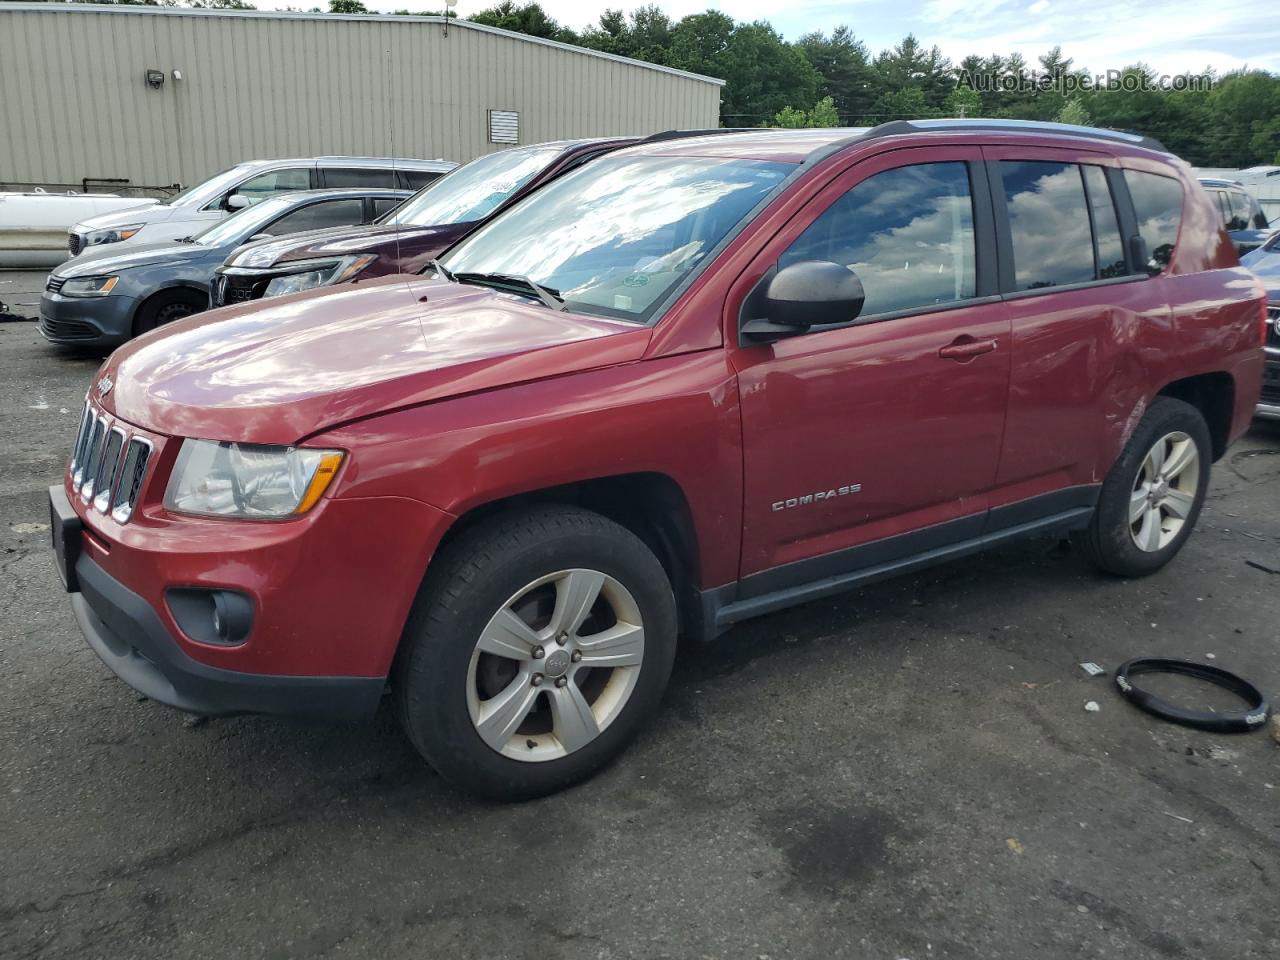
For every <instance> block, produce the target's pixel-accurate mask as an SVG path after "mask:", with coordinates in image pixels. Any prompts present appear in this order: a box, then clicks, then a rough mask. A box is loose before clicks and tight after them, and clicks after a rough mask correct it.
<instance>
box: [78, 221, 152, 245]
mask: <svg viewBox="0 0 1280 960" xmlns="http://www.w3.org/2000/svg"><path fill="white" fill-rule="evenodd" d="M145 226H146V224H145V223H131V224H129V225H128V226H127V227H111V228H109V229H107V230H94V231H92V232H91V233H87V234H85V237H84V245H85V246H86V247H96V246H97V245H98V244H100V243H119V242H120V241H122V240H128V239H129V238H130V237H132V236H133V235H134V234H135V233H137V232H138V231H139V230H141V229H142V228H143V227H145Z"/></svg>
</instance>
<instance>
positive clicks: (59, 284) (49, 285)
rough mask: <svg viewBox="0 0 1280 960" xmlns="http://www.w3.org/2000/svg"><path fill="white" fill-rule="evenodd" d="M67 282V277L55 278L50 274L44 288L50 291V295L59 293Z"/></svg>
mask: <svg viewBox="0 0 1280 960" xmlns="http://www.w3.org/2000/svg"><path fill="white" fill-rule="evenodd" d="M66 282H67V278H66V277H55V276H54V275H53V274H52V273H51V274H49V279H48V280H46V281H45V284H44V288H45V289H46V290H48V291H49V292H50V293H57V292H58V291H59V290H61V289H62V288H63V286H65V285H66Z"/></svg>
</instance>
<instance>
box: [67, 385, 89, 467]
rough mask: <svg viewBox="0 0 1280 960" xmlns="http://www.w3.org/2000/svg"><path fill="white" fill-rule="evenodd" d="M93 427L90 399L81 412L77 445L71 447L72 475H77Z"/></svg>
mask: <svg viewBox="0 0 1280 960" xmlns="http://www.w3.org/2000/svg"><path fill="white" fill-rule="evenodd" d="M92 428H93V411H92V410H91V409H89V403H88V401H85V405H84V411H83V412H82V413H81V414H80V429H79V430H77V431H76V442H75V446H73V447H72V448H71V466H70V468H69V469H70V470H71V475H72V476H73V477H74V476H75V475H76V471H77V469H79V467H80V460H81V458H82V457H83V456H84V445H85V441H86V440H87V439H88V437H89V431H90V430H91V429H92Z"/></svg>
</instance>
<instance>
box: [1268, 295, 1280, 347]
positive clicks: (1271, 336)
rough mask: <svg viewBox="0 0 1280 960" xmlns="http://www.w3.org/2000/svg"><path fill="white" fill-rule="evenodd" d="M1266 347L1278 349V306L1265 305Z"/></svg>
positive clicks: (1279, 340) (1279, 334)
mask: <svg viewBox="0 0 1280 960" xmlns="http://www.w3.org/2000/svg"><path fill="white" fill-rule="evenodd" d="M1267 320H1268V321H1269V322H1268V323H1267V346H1269V347H1280V304H1268V305H1267Z"/></svg>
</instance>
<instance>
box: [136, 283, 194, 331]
mask: <svg viewBox="0 0 1280 960" xmlns="http://www.w3.org/2000/svg"><path fill="white" fill-rule="evenodd" d="M176 299H184V300H200V299H203V300H204V303H205V306H204V308H203V309H204V310H207V309H208V303H209V288H208V287H201V286H199V285H198V284H195V283H192V282H190V281H185V280H184V281H178V282H176V283H170V284H168V285H166V286H163V287H161V288H160V289H158V290H153V291H152V292H151V293H149V294H147V295H146V296H145V297H143V298H141V299H140V300H139V301H138V302H137V304H135V305H134V308H133V313H132V314H131V315H130V317H129V329H130V331H136V330H137V324H138V318H139V317H141V316H145V311H147V310H150V309H152V308H153V307H155V305H156V304H158V303H163V302H164V301H166V300H176ZM196 312H197V313H201V312H203V310H197V311H196ZM134 335H135V336H136V333H135V334H134Z"/></svg>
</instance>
